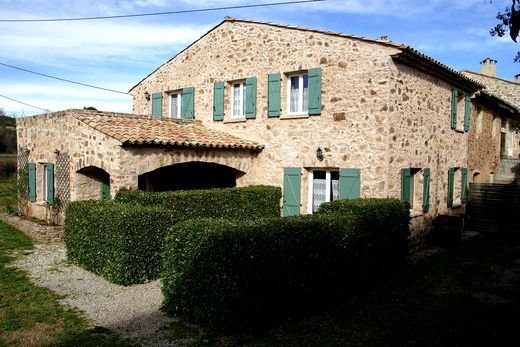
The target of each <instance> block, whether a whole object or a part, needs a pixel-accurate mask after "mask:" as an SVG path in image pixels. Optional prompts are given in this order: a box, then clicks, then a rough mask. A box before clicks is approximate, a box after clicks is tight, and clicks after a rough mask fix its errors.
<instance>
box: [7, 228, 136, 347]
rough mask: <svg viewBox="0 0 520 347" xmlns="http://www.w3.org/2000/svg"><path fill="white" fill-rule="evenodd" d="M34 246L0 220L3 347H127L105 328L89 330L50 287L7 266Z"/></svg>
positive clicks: (78, 315)
mask: <svg viewBox="0 0 520 347" xmlns="http://www.w3.org/2000/svg"><path fill="white" fill-rule="evenodd" d="M31 249H32V242H31V240H30V239H29V238H28V237H27V236H25V235H24V234H22V233H21V232H20V231H18V230H17V229H15V228H12V227H10V226H9V225H7V224H5V223H3V222H0V331H1V332H2V333H1V334H0V346H3V345H16V346H25V345H32V346H42V345H62V346H126V345H128V344H126V343H125V342H124V341H121V340H119V339H118V338H117V337H116V336H114V335H113V334H111V333H110V332H109V331H106V330H104V329H101V328H94V329H89V327H88V322H87V320H86V319H85V318H84V317H83V316H82V315H81V314H80V313H79V312H77V311H74V310H71V309H68V308H65V307H63V306H61V305H60V304H59V303H58V299H59V297H58V296H57V295H56V294H54V293H52V292H51V291H50V290H48V289H45V288H40V287H36V286H34V285H33V284H32V283H31V282H30V281H29V279H28V278H27V276H26V275H25V273H24V272H22V271H20V270H17V269H14V268H12V267H9V266H7V265H8V264H9V263H10V262H11V261H13V260H14V256H13V253H16V252H23V251H29V250H31Z"/></svg>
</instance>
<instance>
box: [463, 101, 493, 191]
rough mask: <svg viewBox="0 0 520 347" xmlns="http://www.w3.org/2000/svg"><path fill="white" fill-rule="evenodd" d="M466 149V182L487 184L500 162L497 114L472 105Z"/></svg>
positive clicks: (480, 106) (486, 108)
mask: <svg viewBox="0 0 520 347" xmlns="http://www.w3.org/2000/svg"><path fill="white" fill-rule="evenodd" d="M472 108H473V112H472V115H473V117H472V119H471V129H470V132H469V135H470V137H469V148H468V151H469V152H468V154H469V158H468V166H469V173H468V176H469V177H468V182H473V183H487V182H489V180H490V174H491V173H496V170H497V166H498V163H499V161H500V123H501V118H500V115H499V114H498V113H496V112H495V111H493V110H491V109H489V108H488V107H485V106H483V105H473V106H472Z"/></svg>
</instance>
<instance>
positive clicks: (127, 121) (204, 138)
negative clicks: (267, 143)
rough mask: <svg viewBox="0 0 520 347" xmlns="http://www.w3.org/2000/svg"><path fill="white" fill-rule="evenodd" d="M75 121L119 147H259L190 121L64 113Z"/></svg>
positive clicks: (116, 114)
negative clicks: (116, 142) (104, 136)
mask: <svg viewBox="0 0 520 347" xmlns="http://www.w3.org/2000/svg"><path fill="white" fill-rule="evenodd" d="M68 113H70V114H72V116H73V117H75V118H76V119H78V120H80V121H82V122H84V123H85V124H87V125H89V126H91V127H92V128H94V129H96V130H97V131H100V132H102V133H104V134H105V135H108V136H110V137H112V138H114V139H116V140H118V141H119V142H121V144H122V145H128V146H139V145H164V146H178V147H203V148H223V149H233V148H235V149H245V150H253V151H259V150H261V149H262V148H264V146H263V145H261V144H258V143H255V142H252V141H248V140H245V139H242V138H239V137H237V136H234V135H231V134H228V133H225V132H222V131H217V130H213V129H209V128H207V127H205V126H204V125H203V124H202V122H200V121H197V120H190V119H159V118H155V117H151V116H139V115H132V114H125V113H108V112H96V111H86V110H68Z"/></svg>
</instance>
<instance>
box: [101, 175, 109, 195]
mask: <svg viewBox="0 0 520 347" xmlns="http://www.w3.org/2000/svg"><path fill="white" fill-rule="evenodd" d="M100 197H101V200H107V199H110V176H109V175H106V176H103V177H102V178H101V195H100Z"/></svg>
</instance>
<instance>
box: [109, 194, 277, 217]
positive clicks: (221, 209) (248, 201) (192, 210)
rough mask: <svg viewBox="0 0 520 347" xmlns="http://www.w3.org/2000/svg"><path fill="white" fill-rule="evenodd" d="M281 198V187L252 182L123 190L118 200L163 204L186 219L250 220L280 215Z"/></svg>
mask: <svg viewBox="0 0 520 347" xmlns="http://www.w3.org/2000/svg"><path fill="white" fill-rule="evenodd" d="M281 198H282V191H281V189H280V188H279V187H273V186H248V187H240V188H217V189H209V190H181V191H172V192H158V193H151V192H143V191H138V190H120V191H119V192H118V193H117V194H116V197H115V200H116V201H119V202H122V203H132V204H140V205H142V206H162V207H164V208H166V209H168V210H171V211H172V212H173V213H175V214H176V215H178V216H179V218H182V219H192V218H202V217H205V218H226V219H233V220H248V219H254V218H263V217H279V216H280V199H281Z"/></svg>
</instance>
